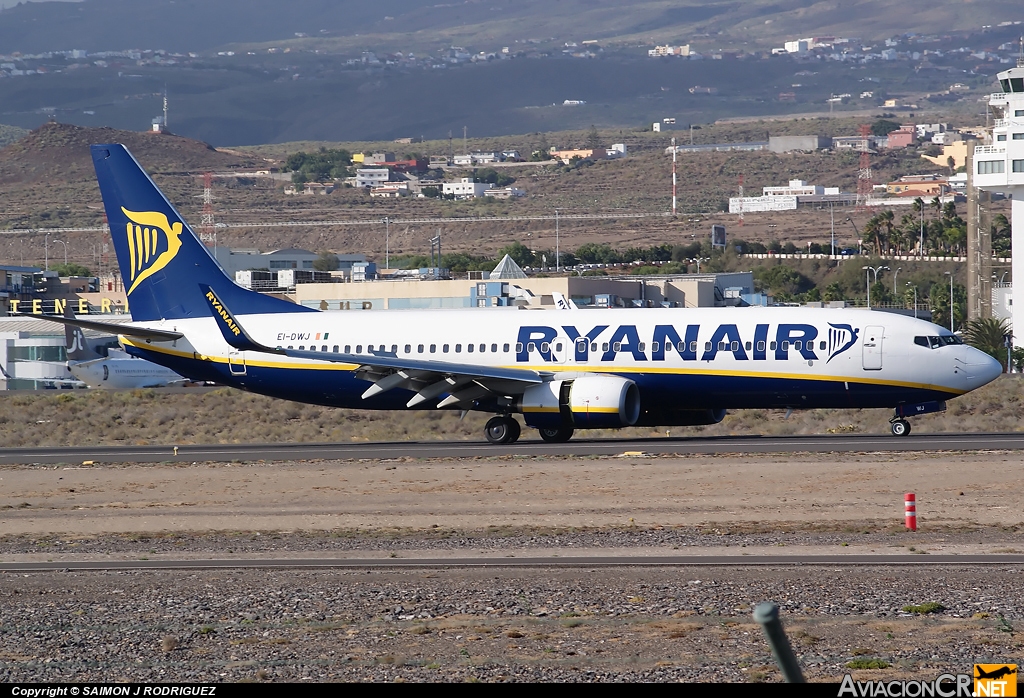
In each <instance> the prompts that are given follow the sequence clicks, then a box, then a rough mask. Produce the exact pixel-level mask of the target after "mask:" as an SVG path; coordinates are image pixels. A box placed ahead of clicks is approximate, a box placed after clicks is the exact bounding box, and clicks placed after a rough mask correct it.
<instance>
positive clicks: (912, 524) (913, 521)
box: [903, 492, 917, 531]
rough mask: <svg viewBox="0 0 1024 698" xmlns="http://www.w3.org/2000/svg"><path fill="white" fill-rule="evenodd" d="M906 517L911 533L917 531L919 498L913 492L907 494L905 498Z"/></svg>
mask: <svg viewBox="0 0 1024 698" xmlns="http://www.w3.org/2000/svg"><path fill="white" fill-rule="evenodd" d="M903 508H904V510H905V511H904V515H905V517H906V523H907V528H908V529H910V530H911V531H916V530H917V496H916V495H915V494H914V493H913V492H907V493H906V494H905V495H904V496H903Z"/></svg>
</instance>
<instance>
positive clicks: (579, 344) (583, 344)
mask: <svg viewBox="0 0 1024 698" xmlns="http://www.w3.org/2000/svg"><path fill="white" fill-rule="evenodd" d="M576 352H577V353H579V354H586V353H587V340H585V339H579V340H577V341H576Z"/></svg>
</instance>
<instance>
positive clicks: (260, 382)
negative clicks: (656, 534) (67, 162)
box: [48, 144, 1001, 444]
mask: <svg viewBox="0 0 1024 698" xmlns="http://www.w3.org/2000/svg"><path fill="white" fill-rule="evenodd" d="M91 152H92V158H93V164H94V165H95V168H96V175H97V179H98V182H99V186H100V192H101V195H102V198H103V203H104V207H105V210H106V213H107V218H108V220H109V223H110V230H111V235H112V237H113V241H114V247H115V250H116V252H117V258H118V263H119V264H120V268H121V273H122V277H123V278H124V279H125V282H126V284H127V286H128V297H129V301H130V305H129V307H130V312H131V315H132V319H133V322H132V323H131V324H130V325H107V324H105V323H103V322H100V321H94V320H89V319H85V318H81V317H80V318H77V319H75V320H69V319H66V318H62V317H59V316H48V317H49V318H50V319H52V320H54V321H56V322H64V323H66V324H71V325H74V326H79V327H94V328H97V329H105V330H108V331H112V332H116V333H117V334H118V335H119V340H120V342H121V344H122V346H123V347H124V349H125V350H126V351H127V352H128V353H129V354H131V355H133V356H138V357H141V358H145V359H147V360H149V361H152V362H154V363H159V364H161V365H164V366H166V367H168V368H170V369H172V370H174V371H175V372H177V373H179V374H180V375H182V376H187V377H189V378H191V379H193V380H199V381H213V382H216V383H219V384H222V385H228V386H234V387H237V388H241V389H243V390H247V391H251V392H255V393H261V394H264V395H270V396H273V397H277V398H283V399H288V400H295V401H300V402H307V403H314V404H319V405H327V406H334V407H345V408H364V409H376V410H402V409H452V410H459V411H461V412H467V411H470V410H476V411H482V412H485V413H490V414H492V415H494V416H493V417H491V418H490V419H489V420H488V421H487V423H486V426H485V428H484V435H485V437H486V438H487V440H488V441H490V442H491V443H496V444H502V443H503V444H507V443H512V442H514V441H516V440H517V439H518V438H519V436H520V434H521V427H520V426H519V422H518V421H517V419H516V418H515V417H514V416H513V415H516V414H520V415H522V418H523V421H524V422H525V424H526V425H527V426H528V427H531V428H534V429H537V430H538V432H539V435H540V437H541V438H542V439H544V440H546V441H549V442H564V441H567V440H569V439H570V438H571V437H572V436H573V434H574V432H575V430H577V429H592V428H617V427H627V426H691V425H703V424H714V423H717V422H720V421H721V420H722V419H723V418H724V416H725V414H726V410H727V409H743V408H784V409H818V408H889V409H892V410H893V416H892V419H891V420H890V423H891V431H892V433H893V434H894V435H897V436H902V435H906V434H909V433H910V422H909V421H908V419H907V418H908V417H911V416H916V415H921V414H927V413H930V412H937V411H941V410H943V409H945V404H946V400H948V399H951V398H954V397H956V396H958V395H962V394H964V393H966V392H968V391H971V390H974V389H975V388H978V387H980V386H983V385H985V384H986V383H989V382H990V381H992V380H994V379H995V378H996V377H997V376H998V375H999V374H1000V373H1001V366H1000V364H999V362H998V361H996V360H995V359H993V358H992V357H990V356H988V355H987V354H985V353H984V352H981V351H979V350H978V349H975V348H973V347H970V346H967V345H965V344H963V342H962V340H961V339H960V338H959V337H958V336H957V335H955V334H953V333H951V332H950V331H948V330H944V329H942V328H941V327H938V326H936V325H933V324H931V323H929V322H925V321H923V320H918V319H914V318H909V317H904V316H900V315H896V314H892V313H884V312H877V311H867V310H859V309H831V308H828V309H826V308H799V307H786V308H728V309H723V308H679V309H672V308H659V309H608V310H587V309H574V308H573V307H572V306H571V305H570V304H569V303H563V304H562V305H563V306H568V307H563V308H560V309H557V310H527V309H525V308H515V307H511V308H481V309H476V308H473V309H450V310H449V309H444V310H410V311H401V310H387V311H373V310H367V311H362V312H358V313H351V312H349V313H343V312H325V311H320V310H316V309H313V308H306V307H304V306H301V305H297V304H295V303H292V302H290V301H287V300H284V299H280V298H275V297H272V296H267V295H262V294H260V293H257V292H254V291H251V290H249V289H245V288H242V287H241V286H239V285H237V284H235V283H234V281H233V280H232V279H230V278H229V277H228V276H227V275H226V274H225V273H224V272H223V270H222V269H221V267H220V266H219V265H218V263H217V262H216V261H215V260H214V259H213V257H212V256H211V255H210V253H209V252H208V251H207V249H206V247H205V246H204V245H203V244H202V243H201V242H200V240H199V238H198V237H197V236H196V235H195V233H194V232H193V231H192V229H191V228H190V227H189V226H188V224H187V223H186V222H185V221H184V220H183V219H182V217H181V215H180V214H179V213H178V212H177V211H176V210H175V208H174V206H172V205H171V203H170V202H169V201H168V200H167V198H166V197H165V196H164V195H163V193H162V192H161V191H160V190H159V189H158V188H157V186H156V185H155V184H154V183H153V181H152V180H151V179H150V178H149V176H148V175H147V174H146V172H145V170H144V169H143V168H142V166H141V165H139V163H138V162H137V161H136V160H135V158H134V157H133V156H132V155H131V153H129V152H128V150H127V149H126V148H125V147H124V146H123V145H120V144H107V145H93V146H92V148H91Z"/></svg>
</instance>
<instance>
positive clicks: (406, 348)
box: [405, 344, 412, 354]
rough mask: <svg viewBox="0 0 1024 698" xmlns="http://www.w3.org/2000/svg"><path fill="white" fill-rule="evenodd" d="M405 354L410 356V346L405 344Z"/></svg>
mask: <svg viewBox="0 0 1024 698" xmlns="http://www.w3.org/2000/svg"><path fill="white" fill-rule="evenodd" d="M405 353H406V354H411V353H412V345H411V344H406V345H405Z"/></svg>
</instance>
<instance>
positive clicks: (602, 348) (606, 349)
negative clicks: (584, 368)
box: [601, 342, 608, 351]
mask: <svg viewBox="0 0 1024 698" xmlns="http://www.w3.org/2000/svg"><path fill="white" fill-rule="evenodd" d="M601 351H608V342H602V343H601Z"/></svg>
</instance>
